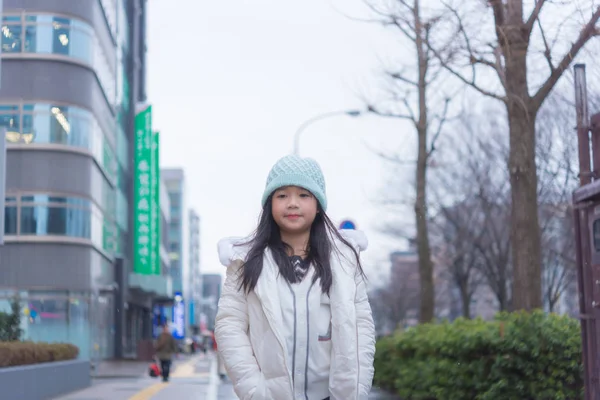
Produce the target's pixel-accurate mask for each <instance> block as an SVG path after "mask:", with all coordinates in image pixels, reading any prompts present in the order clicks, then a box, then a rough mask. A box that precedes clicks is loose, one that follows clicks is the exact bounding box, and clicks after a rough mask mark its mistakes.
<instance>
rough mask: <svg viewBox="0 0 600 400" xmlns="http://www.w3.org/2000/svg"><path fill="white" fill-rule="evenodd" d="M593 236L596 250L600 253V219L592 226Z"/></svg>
mask: <svg viewBox="0 0 600 400" xmlns="http://www.w3.org/2000/svg"><path fill="white" fill-rule="evenodd" d="M592 235H593V239H592V240H593V242H594V250H596V251H600V219H597V220H595V221H594V224H593V226H592Z"/></svg>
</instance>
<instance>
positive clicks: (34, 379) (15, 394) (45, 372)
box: [0, 360, 91, 400]
mask: <svg viewBox="0 0 600 400" xmlns="http://www.w3.org/2000/svg"><path fill="white" fill-rule="evenodd" d="M90 385H91V377H90V363H89V361H80V360H74V361H60V362H51V363H44V364H37V365H25V366H19V367H10V368H0V388H2V398H3V399H27V400H45V399H52V398H54V397H57V396H60V395H63V394H66V393H69V392H73V391H76V390H81V389H85V388H86V387H89V386H90Z"/></svg>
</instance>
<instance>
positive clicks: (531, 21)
mask: <svg viewBox="0 0 600 400" xmlns="http://www.w3.org/2000/svg"><path fill="white" fill-rule="evenodd" d="M544 3H546V0H537V1H536V2H535V8H534V9H533V11H532V12H531V15H530V16H529V18H528V19H527V22H526V23H525V29H526V32H527V36H530V35H531V32H532V31H533V25H535V21H538V20H539V19H538V18H539V16H540V12H541V11H542V7H544ZM541 28H542V27H541V25H540V29H541Z"/></svg>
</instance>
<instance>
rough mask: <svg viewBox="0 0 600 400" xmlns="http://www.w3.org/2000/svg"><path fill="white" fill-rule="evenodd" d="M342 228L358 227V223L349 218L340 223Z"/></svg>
mask: <svg viewBox="0 0 600 400" xmlns="http://www.w3.org/2000/svg"><path fill="white" fill-rule="evenodd" d="M340 229H354V230H355V229H356V224H355V223H354V222H352V221H350V220H349V219H346V220H344V221H342V223H341V224H340Z"/></svg>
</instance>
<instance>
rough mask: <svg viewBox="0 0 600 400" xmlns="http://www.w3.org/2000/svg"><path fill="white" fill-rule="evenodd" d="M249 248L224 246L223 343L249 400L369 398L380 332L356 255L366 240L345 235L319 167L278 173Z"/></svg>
mask: <svg viewBox="0 0 600 400" xmlns="http://www.w3.org/2000/svg"><path fill="white" fill-rule="evenodd" d="M262 205H263V210H262V214H261V217H260V222H259V224H258V228H257V229H256V231H255V233H254V235H253V236H252V237H251V239H250V240H243V239H236V238H226V239H223V240H221V241H220V242H219V258H220V260H221V263H222V264H223V265H225V266H226V267H227V278H226V281H225V285H224V288H223V293H222V295H221V299H220V301H219V309H218V313H217V318H216V326H215V335H216V339H217V343H218V346H219V352H220V353H221V356H222V357H223V361H224V363H225V368H226V370H227V372H228V374H229V377H230V379H231V380H232V382H233V385H234V390H235V392H236V394H237V395H238V396H239V397H240V399H243V400H250V399H253V400H267V399H268V400H288V399H289V400H291V399H303V400H323V399H332V400H362V399H367V398H368V395H369V391H370V389H371V383H372V379H373V372H374V370H373V356H374V353H375V332H374V325H373V318H372V315H371V307H370V305H369V301H368V298H367V293H366V288H365V282H364V279H363V278H364V274H363V271H362V267H361V264H360V260H359V255H358V252H359V251H360V250H364V249H365V248H366V244H367V241H366V237H365V236H364V234H362V233H361V232H358V231H348V230H343V231H339V232H338V231H337V230H336V229H335V227H334V226H333V224H332V222H331V220H330V219H329V218H328V217H327V215H326V214H325V210H326V209H327V197H326V194H325V179H324V178H323V174H322V172H321V168H320V167H319V165H318V164H317V163H316V162H315V161H314V160H312V159H308V158H299V157H297V156H287V157H284V158H282V159H281V160H279V161H278V162H277V163H276V164H275V165H274V166H273V168H272V169H271V172H270V173H269V176H268V178H267V185H266V188H265V191H264V195H263V198H262Z"/></svg>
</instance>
